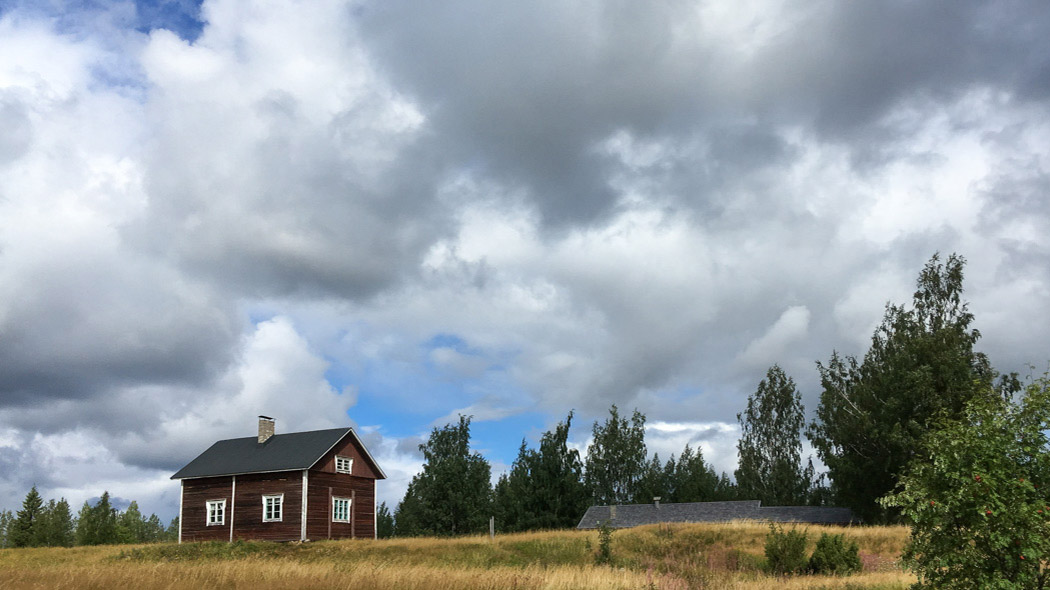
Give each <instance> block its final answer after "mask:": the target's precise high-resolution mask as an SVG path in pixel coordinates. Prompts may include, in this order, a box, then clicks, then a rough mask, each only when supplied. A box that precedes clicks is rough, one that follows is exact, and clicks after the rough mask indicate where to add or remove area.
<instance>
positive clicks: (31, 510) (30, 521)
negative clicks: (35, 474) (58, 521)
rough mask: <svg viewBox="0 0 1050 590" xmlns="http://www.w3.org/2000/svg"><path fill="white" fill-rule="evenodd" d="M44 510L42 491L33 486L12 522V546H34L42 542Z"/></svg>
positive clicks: (10, 534)
mask: <svg viewBox="0 0 1050 590" xmlns="http://www.w3.org/2000/svg"><path fill="white" fill-rule="evenodd" d="M43 511H44V501H43V500H42V499H41V498H40V493H39V492H37V491H36V486H33V487H32V489H30V490H29V493H28V494H26V497H25V500H23V501H22V509H21V510H19V511H18V514H17V516H16V517H15V520H14V522H13V523H12V524H11V532H10V533H9V536H10V540H11V546H12V547H34V546H36V545H39V543H40V531H41V529H42V528H43V526H42V525H43V523H42V522H41V519H42V516H43Z"/></svg>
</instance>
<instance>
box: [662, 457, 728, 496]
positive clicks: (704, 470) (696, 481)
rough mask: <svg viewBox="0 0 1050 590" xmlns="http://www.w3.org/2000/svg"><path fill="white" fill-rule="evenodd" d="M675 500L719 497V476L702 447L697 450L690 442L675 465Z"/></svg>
mask: <svg viewBox="0 0 1050 590" xmlns="http://www.w3.org/2000/svg"><path fill="white" fill-rule="evenodd" d="M673 478H674V484H673V486H672V487H673V489H674V496H673V498H674V501H675V502H710V501H712V500H715V499H717V498H716V497H715V496H716V487H717V486H718V476H717V475H715V470H714V468H713V467H711V466H710V465H709V464H708V463H707V462H706V461H704V453H703V450H702V449H701V448H700V447H697V448H696V451H694V450H693V449H692V447H690V446H689V445H688V444H687V445H685V449H683V450H682V454H681V455H680V456H679V457H678V461H677V462H676V463H675V465H674V475H673Z"/></svg>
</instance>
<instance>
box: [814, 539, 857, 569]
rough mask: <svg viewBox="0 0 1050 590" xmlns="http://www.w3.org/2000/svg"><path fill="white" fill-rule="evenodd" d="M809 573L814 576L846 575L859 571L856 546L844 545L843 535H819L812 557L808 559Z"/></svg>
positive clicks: (853, 544) (851, 544)
mask: <svg viewBox="0 0 1050 590" xmlns="http://www.w3.org/2000/svg"><path fill="white" fill-rule="evenodd" d="M809 571H811V572H813V573H815V574H836V575H848V574H852V573H856V572H859V571H860V555H859V554H858V550H857V544H856V543H850V544H849V545H846V541H845V537H844V536H843V535H829V534H827V533H824V534H822V535H820V540H819V541H817V546H816V548H815V549H813V556H812V557H810V558H809Z"/></svg>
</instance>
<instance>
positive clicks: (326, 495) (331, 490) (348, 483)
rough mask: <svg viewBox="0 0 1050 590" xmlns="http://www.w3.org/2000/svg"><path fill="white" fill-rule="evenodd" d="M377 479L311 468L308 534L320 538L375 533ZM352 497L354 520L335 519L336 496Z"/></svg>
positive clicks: (351, 508)
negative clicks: (333, 512) (333, 498)
mask: <svg viewBox="0 0 1050 590" xmlns="http://www.w3.org/2000/svg"><path fill="white" fill-rule="evenodd" d="M374 481H375V480H372V479H368V478H364V477H353V476H349V475H346V474H342V473H323V472H319V471H310V484H309V492H308V496H307V497H308V500H307V509H308V514H307V518H306V536H307V538H308V539H310V540H312V541H316V540H320V539H329V538H331V539H348V538H357V539H371V538H373V537H374V536H375V514H374V513H375V505H376V503H375V494H374V491H373V490H374V484H373V482H374ZM333 496H334V497H341V498H352V499H353V502H352V503H351V505H350V517H351V522H349V523H345V522H332V500H331V498H332V497H333Z"/></svg>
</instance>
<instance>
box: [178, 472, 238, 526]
mask: <svg viewBox="0 0 1050 590" xmlns="http://www.w3.org/2000/svg"><path fill="white" fill-rule="evenodd" d="M230 479H231V478H230V477H207V478H201V479H186V480H183V483H182V485H183V488H182V520H181V521H180V524H181V526H182V540H183V541H185V542H192V541H228V540H229V539H230V504H231V502H230ZM208 500H226V520H225V524H224V525H222V526H218V525H212V526H208V509H207V502H208Z"/></svg>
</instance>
